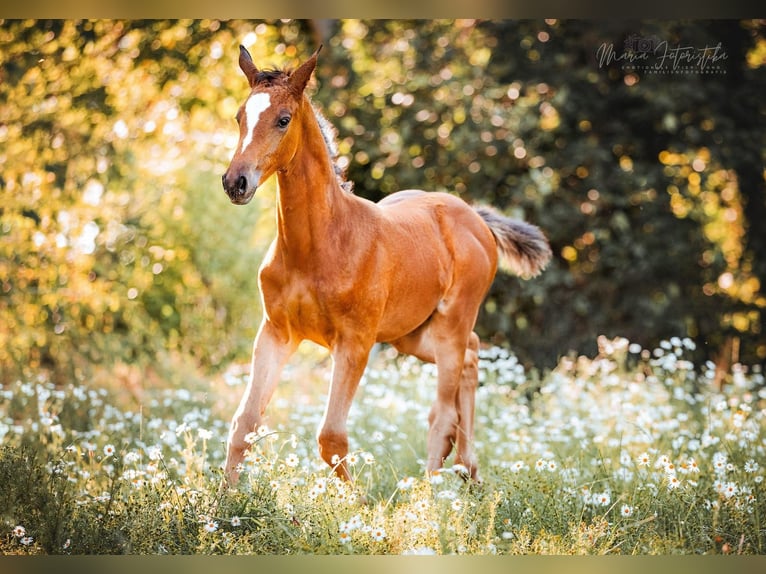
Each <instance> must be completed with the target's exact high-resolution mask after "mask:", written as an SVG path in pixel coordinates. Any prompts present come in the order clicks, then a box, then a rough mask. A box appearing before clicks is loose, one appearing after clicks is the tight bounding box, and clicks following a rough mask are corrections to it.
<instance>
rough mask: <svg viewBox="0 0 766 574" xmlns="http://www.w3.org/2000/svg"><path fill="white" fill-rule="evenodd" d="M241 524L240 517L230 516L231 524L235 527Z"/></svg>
mask: <svg viewBox="0 0 766 574" xmlns="http://www.w3.org/2000/svg"><path fill="white" fill-rule="evenodd" d="M241 524H242V519H241V518H240V517H239V516H232V517H231V525H232V526H233V527H234V528H236V527H237V526H240V525H241Z"/></svg>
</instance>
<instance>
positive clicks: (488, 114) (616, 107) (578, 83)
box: [0, 20, 766, 381]
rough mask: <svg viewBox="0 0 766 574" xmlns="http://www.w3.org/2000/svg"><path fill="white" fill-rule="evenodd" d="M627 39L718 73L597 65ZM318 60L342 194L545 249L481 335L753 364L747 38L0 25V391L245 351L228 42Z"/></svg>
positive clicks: (695, 26)
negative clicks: (467, 211)
mask: <svg viewBox="0 0 766 574" xmlns="http://www.w3.org/2000/svg"><path fill="white" fill-rule="evenodd" d="M631 36H639V37H641V38H644V39H650V40H652V41H659V40H665V41H667V42H668V43H669V45H671V46H673V45H676V44H678V43H681V44H683V45H693V46H695V47H703V46H705V45H708V46H714V45H716V44H717V43H719V42H720V43H721V45H722V49H723V50H724V51H725V52H726V54H727V59H726V60H725V61H723V63H722V64H721V65H722V66H723V68H724V71H725V72H726V73H725V74H709V73H706V74H703V73H698V72H699V70H695V71H693V72H692V73H685V74H681V73H669V74H651V73H644V72H642V71H638V72H636V71H633V70H630V69H623V68H621V67H620V65H619V64H620V62H616V63H615V62H612V63H611V64H608V65H606V64H603V63H602V62H600V61H599V60H598V58H597V55H596V54H597V50H598V48H599V46H601V45H602V44H610V43H611V44H613V45H614V46H615V49H616V50H618V51H619V50H621V49H622V47H623V44H624V43H625V40H626V39H627V38H630V37H631ZM318 42H323V43H324V44H325V50H324V51H323V52H322V56H321V58H320V60H319V66H318V68H317V72H316V75H315V78H316V79H315V81H314V82H313V83H312V84H311V88H310V89H311V91H312V94H313V97H314V100H315V101H316V102H317V103H318V104H319V105H320V107H322V108H323V109H324V111H325V112H326V115H327V116H328V117H329V118H330V119H331V121H332V122H333V124H334V125H336V126H337V128H338V132H339V148H340V152H341V155H342V156H343V157H344V158H345V160H346V161H347V162H348V173H349V177H350V179H352V180H354V181H355V183H356V187H355V189H356V192H357V193H359V194H360V195H364V196H366V197H369V198H372V199H379V198H381V197H383V196H384V195H386V194H389V193H392V192H394V191H396V190H398V189H404V188H413V187H416V188H424V189H430V190H437V189H439V190H448V191H451V192H454V193H457V194H459V195H461V196H462V197H464V198H465V199H467V200H469V201H473V202H479V203H481V202H485V203H491V204H494V205H496V206H498V207H500V208H501V209H503V210H504V211H506V212H507V213H509V214H511V215H515V216H518V217H523V218H525V219H527V220H530V221H532V222H534V223H536V224H538V225H539V226H540V227H542V228H543V230H544V231H545V232H546V234H547V235H548V236H549V238H550V239H551V243H552V245H553V248H554V252H555V255H556V256H555V258H554V261H553V262H552V264H551V266H550V268H549V269H548V270H547V271H546V272H545V273H544V274H543V275H542V276H540V277H539V278H537V279H535V280H533V281H527V282H521V281H519V280H518V279H517V278H515V277H510V276H507V275H500V276H498V278H497V280H496V282H495V284H494V286H493V289H492V290H491V293H490V294H489V297H488V299H487V302H486V305H485V306H484V308H483V309H482V312H481V315H480V318H479V325H478V329H479V331H480V334H481V335H482V336H483V337H484V338H485V339H489V340H492V341H494V342H495V343H503V344H508V345H509V346H510V347H511V348H513V349H514V350H515V351H516V352H517V353H518V356H519V357H520V358H521V359H522V361H523V362H524V363H525V364H527V365H530V364H535V365H537V366H538V367H540V368H543V367H550V366H553V365H554V364H555V363H556V361H557V359H558V358H559V357H561V356H563V355H565V354H566V353H567V352H569V351H570V350H575V351H578V352H579V351H590V352H592V351H594V350H595V347H594V344H593V341H595V338H596V335H597V334H601V333H604V334H606V335H610V336H611V335H616V334H620V335H626V336H628V337H630V338H631V340H635V341H637V342H639V343H641V344H644V345H650V344H654V343H656V342H657V341H658V340H660V339H661V338H668V337H670V336H674V335H678V336H690V337H692V338H694V339H695V340H696V341H697V343H698V345H697V349H698V351H697V352H698V354H699V357H700V358H711V357H715V358H720V359H722V360H723V359H726V360H729V361H733V362H736V361H737V360H739V359H742V360H746V361H749V362H752V361H761V360H763V359H764V357H766V346H764V344H763V338H762V327H761V322H762V313H763V308H764V306H766V298H764V295H763V290H762V284H763V277H764V274H765V271H764V269H765V267H764V266H765V265H766V263H764V261H766V260H765V259H764V258H763V256H762V254H763V253H764V252H766V234H765V233H764V231H763V229H764V228H763V226H760V225H758V222H759V221H761V220H762V219H763V217H766V204H764V202H763V197H764V195H765V194H764V178H763V170H762V166H763V162H764V157H763V153H764V152H763V150H764V149H766V147H765V146H763V133H764V130H763V128H764V122H763V119H764V104H763V101H762V98H761V97H760V94H761V93H762V92H763V87H764V70H765V69H766V66H764V52H765V49H764V45H766V40H764V38H763V34H762V29H761V28H759V27H758V25H757V24H756V23H754V22H750V21H725V22H699V23H684V24H683V25H681V24H678V23H675V22H637V23H630V24H627V23H609V24H607V23H593V22H583V21H578V22H569V21H555V20H547V21H520V22H515V21H473V20H458V21H452V20H448V21H444V20H428V21H406V20H389V21H357V20H344V21H322V22H304V21H284V22H283V21H278V22H239V21H230V22H219V21H216V20H199V21H165V20H154V21H78V22H74V21H41V22H37V21H32V20H24V21H3V22H2V23H1V24H0V166H1V173H2V176H0V205H1V207H0V238H1V240H0V369H1V370H0V380H4V381H10V380H13V379H14V378H16V377H19V376H21V377H24V378H29V377H32V376H34V374H35V373H37V372H38V371H39V370H40V369H45V370H49V371H52V372H54V373H57V375H56V376H57V377H58V378H59V380H61V381H66V380H69V378H70V377H71V376H76V377H86V376H88V375H89V371H90V370H91V368H92V367H93V366H94V365H99V364H114V363H118V364H119V363H127V364H130V365H137V366H139V367H140V368H141V369H144V370H146V369H148V368H149V367H152V368H153V369H155V370H156V369H158V368H159V366H161V365H167V366H170V365H178V364H180V363H186V362H188V361H189V360H190V359H191V360H193V362H194V363H195V364H196V365H197V366H201V367H203V368H218V367H220V366H224V365H225V364H226V363H228V362H229V361H230V360H232V359H237V360H239V359H242V358H244V357H245V356H246V354H247V352H248V349H249V347H250V341H251V340H252V336H253V335H254V332H255V328H256V326H257V324H258V321H259V317H260V309H259V298H258V293H257V285H256V268H257V265H258V263H259V261H260V260H261V258H262V255H263V253H264V250H265V249H266V247H267V246H268V244H269V241H270V238H271V237H272V236H273V232H274V227H273V188H269V189H265V190H264V191H263V192H262V193H260V194H259V197H258V202H256V204H254V205H251V206H248V207H247V208H235V207H234V206H232V205H230V203H229V202H228V201H227V200H226V198H225V196H224V194H223V193H222V192H221V191H220V182H219V178H220V175H221V174H222V173H223V171H224V170H225V167H226V165H227V163H228V160H229V157H230V155H231V153H232V150H233V147H234V145H236V137H237V132H236V126H235V124H234V121H233V119H232V118H233V116H234V115H235V112H236V110H237V107H238V106H239V105H240V104H241V102H242V101H243V99H244V96H245V93H246V85H245V82H244V79H243V77H242V76H241V74H240V73H239V70H238V68H237V65H236V57H237V45H238V44H240V43H244V44H247V45H248V46H249V48H250V50H251V52H252V53H253V57H254V59H255V60H256V61H257V62H258V63H259V65H260V66H261V67H268V66H278V67H282V66H287V67H290V66H294V65H295V64H296V62H298V61H300V60H301V58H303V57H304V56H305V54H308V53H310V51H311V50H312V49H313V48H314V46H315V45H316V44H317V43H318ZM168 370H170V371H172V370H173V367H172V366H171V367H170V368H169V369H168Z"/></svg>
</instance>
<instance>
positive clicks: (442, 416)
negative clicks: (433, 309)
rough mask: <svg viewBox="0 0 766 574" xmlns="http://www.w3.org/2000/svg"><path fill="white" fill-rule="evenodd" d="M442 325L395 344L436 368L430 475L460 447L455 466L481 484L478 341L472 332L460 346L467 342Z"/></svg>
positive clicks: (437, 321) (424, 328) (440, 321)
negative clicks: (476, 447) (476, 445)
mask: <svg viewBox="0 0 766 574" xmlns="http://www.w3.org/2000/svg"><path fill="white" fill-rule="evenodd" d="M443 325H446V321H445V318H444V317H434V318H433V319H432V320H431V321H429V323H427V324H426V325H424V326H422V327H421V328H419V329H418V330H416V331H414V332H413V333H410V334H409V335H407V336H405V337H402V338H401V339H398V340H396V341H393V342H392V344H393V345H394V347H396V349H397V350H399V351H400V352H402V353H406V354H409V355H413V356H415V357H417V358H419V359H421V360H423V361H426V362H429V363H436V366H437V370H438V383H437V393H436V395H437V396H436V400H435V401H434V403H433V406H432V407H431V411H430V413H429V417H428V422H429V429H428V442H427V445H428V446H427V449H428V463H427V464H428V466H427V469H428V471H429V472H433V471H435V470H437V469H439V468H441V467H442V466H443V465H444V460H445V459H446V458H447V457H448V456H449V454H450V452H451V451H452V449H453V447H457V454H456V459H455V462H456V463H457V464H461V465H463V466H465V467H466V469H467V471H468V473H469V474H470V476H471V477H472V478H474V479H477V480H478V463H477V460H476V457H475V455H474V453H473V422H474V408H475V392H476V387H477V386H478V350H479V337H478V336H477V335H476V334H475V333H473V332H470V334H469V336H468V337H467V343H463V344H460V341H461V340H463V341H465V339H463V338H462V337H457V336H454V335H450V336H445V334H446V333H450V332H452V329H446V328H445V327H443Z"/></svg>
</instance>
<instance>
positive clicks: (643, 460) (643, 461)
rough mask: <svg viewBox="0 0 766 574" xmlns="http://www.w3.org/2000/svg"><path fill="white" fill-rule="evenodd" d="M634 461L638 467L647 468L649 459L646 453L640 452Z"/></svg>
mask: <svg viewBox="0 0 766 574" xmlns="http://www.w3.org/2000/svg"><path fill="white" fill-rule="evenodd" d="M636 461H637V462H638V466H649V463H650V462H651V459H650V458H649V454H648V453H646V452H642V453H641V454H640V455H638V458H637V459H636Z"/></svg>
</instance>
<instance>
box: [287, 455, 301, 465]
mask: <svg viewBox="0 0 766 574" xmlns="http://www.w3.org/2000/svg"><path fill="white" fill-rule="evenodd" d="M299 462H300V459H299V458H298V455H297V454H295V453H294V452H291V453H290V454H288V455H287V456H286V457H285V464H286V465H287V466H289V467H290V468H295V467H296V466H298V463H299Z"/></svg>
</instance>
